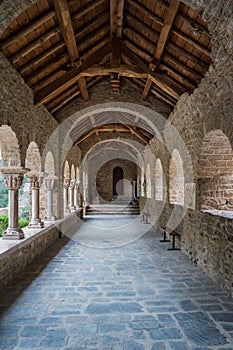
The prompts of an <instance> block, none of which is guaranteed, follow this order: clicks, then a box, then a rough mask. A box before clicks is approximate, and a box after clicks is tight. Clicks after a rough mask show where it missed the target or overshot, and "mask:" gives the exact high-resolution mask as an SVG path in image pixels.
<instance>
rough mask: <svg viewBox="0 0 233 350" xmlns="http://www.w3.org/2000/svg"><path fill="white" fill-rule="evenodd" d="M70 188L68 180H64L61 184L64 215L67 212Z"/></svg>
mask: <svg viewBox="0 0 233 350" xmlns="http://www.w3.org/2000/svg"><path fill="white" fill-rule="evenodd" d="M69 187H70V180H69V179H64V182H63V188H64V192H63V198H64V213H65V214H67V213H68V212H69V195H68V194H69V193H68V190H69Z"/></svg>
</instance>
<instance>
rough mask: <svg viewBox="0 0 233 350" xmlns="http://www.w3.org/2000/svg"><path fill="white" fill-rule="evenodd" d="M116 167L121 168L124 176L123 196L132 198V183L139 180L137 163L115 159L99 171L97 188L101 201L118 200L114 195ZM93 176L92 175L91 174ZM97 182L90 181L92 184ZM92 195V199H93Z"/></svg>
mask: <svg viewBox="0 0 233 350" xmlns="http://www.w3.org/2000/svg"><path fill="white" fill-rule="evenodd" d="M115 167H121V168H122V170H123V174H124V179H123V195H124V197H126V198H131V195H132V187H131V184H130V181H133V180H136V178H137V166H136V164H135V163H133V162H131V161H129V160H127V159H113V160H111V161H109V162H107V163H105V164H104V165H103V166H102V167H101V168H100V169H99V171H98V173H97V177H96V187H97V189H98V197H99V198H100V201H102V202H103V200H104V201H111V200H114V199H116V196H114V195H113V170H114V168H115ZM90 175H91V174H90ZM92 182H94V183H95V181H91V179H90V181H89V183H90V184H91V183H92ZM92 197H93V196H92V194H91V193H90V198H92Z"/></svg>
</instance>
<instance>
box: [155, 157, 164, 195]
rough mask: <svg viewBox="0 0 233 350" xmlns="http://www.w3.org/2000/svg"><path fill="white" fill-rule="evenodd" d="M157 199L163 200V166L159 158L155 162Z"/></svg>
mask: <svg viewBox="0 0 233 350" xmlns="http://www.w3.org/2000/svg"><path fill="white" fill-rule="evenodd" d="M155 199H156V200H157V201H162V200H163V168H162V164H161V160H160V159H159V158H158V159H157V160H156V163H155Z"/></svg>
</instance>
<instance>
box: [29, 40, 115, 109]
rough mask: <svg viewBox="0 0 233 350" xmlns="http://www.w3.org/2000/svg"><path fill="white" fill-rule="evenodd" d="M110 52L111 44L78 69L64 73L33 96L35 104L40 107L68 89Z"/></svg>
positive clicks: (90, 57)
mask: <svg viewBox="0 0 233 350" xmlns="http://www.w3.org/2000/svg"><path fill="white" fill-rule="evenodd" d="M110 50H111V43H108V44H106V45H105V46H104V47H102V48H100V49H99V50H98V51H96V52H95V55H91V56H89V57H88V58H87V59H86V60H85V61H84V62H83V64H82V65H81V66H80V67H75V68H73V69H71V70H70V71H69V72H67V73H64V74H63V75H62V76H61V78H59V79H57V80H56V81H54V82H53V83H52V84H50V85H48V86H47V87H45V88H44V89H42V90H40V91H39V92H38V93H37V94H36V95H35V104H36V105H42V104H43V103H46V102H48V101H49V100H50V99H52V98H53V97H55V96H56V95H57V94H58V93H60V92H62V91H63V90H64V89H66V88H68V87H69V86H70V85H72V84H73V83H75V82H76V81H77V80H78V78H79V77H80V76H81V73H82V72H83V71H84V70H86V69H88V68H90V67H91V66H93V65H94V64H96V62H98V61H100V60H101V59H102V58H103V57H105V56H106V55H107V54H108V53H109V52H110Z"/></svg>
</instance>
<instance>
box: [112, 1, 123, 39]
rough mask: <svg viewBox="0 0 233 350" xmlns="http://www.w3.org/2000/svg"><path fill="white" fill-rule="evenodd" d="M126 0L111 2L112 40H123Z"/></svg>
mask: <svg viewBox="0 0 233 350" xmlns="http://www.w3.org/2000/svg"><path fill="white" fill-rule="evenodd" d="M124 2H125V1H124V0H117V1H116V0H110V38H111V39H112V38H118V39H121V38H122V29H123V13H124Z"/></svg>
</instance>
